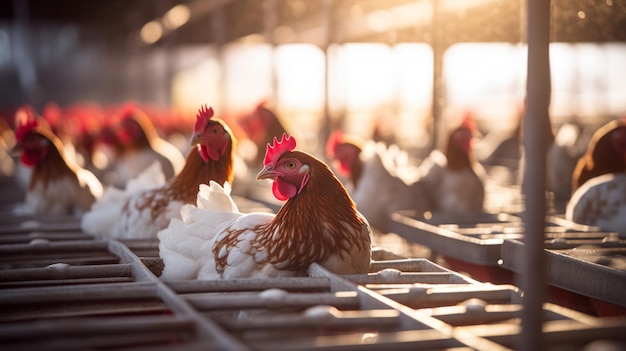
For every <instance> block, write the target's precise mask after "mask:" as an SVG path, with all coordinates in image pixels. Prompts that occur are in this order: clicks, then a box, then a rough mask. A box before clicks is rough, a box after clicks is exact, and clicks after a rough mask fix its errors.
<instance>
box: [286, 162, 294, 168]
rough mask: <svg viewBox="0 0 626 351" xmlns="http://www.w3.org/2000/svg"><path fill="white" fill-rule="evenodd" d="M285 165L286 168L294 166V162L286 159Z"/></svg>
mask: <svg viewBox="0 0 626 351" xmlns="http://www.w3.org/2000/svg"><path fill="white" fill-rule="evenodd" d="M285 166H286V167H287V168H296V163H295V162H294V161H287V163H285Z"/></svg>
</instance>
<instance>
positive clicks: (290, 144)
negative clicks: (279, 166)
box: [263, 133, 296, 165]
mask: <svg viewBox="0 0 626 351" xmlns="http://www.w3.org/2000/svg"><path fill="white" fill-rule="evenodd" d="M295 148H296V139H295V138H294V137H288V136H287V133H283V137H282V139H281V140H280V141H278V139H276V137H274V141H273V142H272V144H270V143H267V151H266V152H265V160H263V165H267V164H269V163H273V162H276V161H277V160H278V159H279V158H280V156H281V155H282V154H284V153H285V152H287V151H291V150H293V149H295Z"/></svg>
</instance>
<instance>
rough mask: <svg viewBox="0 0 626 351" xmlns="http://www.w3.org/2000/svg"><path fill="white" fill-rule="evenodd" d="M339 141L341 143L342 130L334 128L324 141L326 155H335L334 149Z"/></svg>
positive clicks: (331, 156)
mask: <svg viewBox="0 0 626 351" xmlns="http://www.w3.org/2000/svg"><path fill="white" fill-rule="evenodd" d="M341 143H343V131H342V130H336V131H334V132H333V133H332V134H331V135H330V136H329V137H328V141H327V142H326V156H328V157H329V158H333V157H335V149H336V148H337V146H338V145H339V144H341Z"/></svg>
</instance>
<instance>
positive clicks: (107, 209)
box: [81, 161, 181, 238]
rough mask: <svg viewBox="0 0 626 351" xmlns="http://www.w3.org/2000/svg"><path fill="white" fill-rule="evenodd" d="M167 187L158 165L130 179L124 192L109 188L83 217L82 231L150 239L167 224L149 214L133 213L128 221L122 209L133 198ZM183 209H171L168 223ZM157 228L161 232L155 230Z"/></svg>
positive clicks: (118, 236) (154, 164) (178, 206)
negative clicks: (156, 220) (130, 229)
mask: <svg viewBox="0 0 626 351" xmlns="http://www.w3.org/2000/svg"><path fill="white" fill-rule="evenodd" d="M164 184H165V176H164V175H163V172H162V171H161V165H160V163H158V162H156V161H155V162H154V163H153V164H152V165H151V166H150V167H148V168H147V169H146V170H145V171H143V172H142V173H141V174H139V176H137V177H136V178H134V179H131V180H130V181H129V182H128V184H126V188H125V189H124V190H120V189H118V188H115V187H113V186H110V187H107V188H106V189H105V190H104V193H103V194H102V197H100V199H98V200H97V201H96V202H94V204H93V205H92V206H91V209H90V210H89V212H87V213H85V215H84V216H83V218H82V220H81V228H82V230H83V231H84V232H85V233H89V234H92V235H101V236H108V237H115V238H129V237H135V238H141V237H142V236H143V237H144V238H146V237H150V236H151V235H150V233H156V232H157V230H158V229H161V228H163V227H164V226H165V225H166V224H167V223H165V224H163V223H160V222H155V221H153V220H152V219H151V218H148V217H147V216H148V214H147V213H143V214H142V213H131V214H129V217H127V218H122V208H123V206H124V205H125V204H126V202H127V201H129V200H131V198H132V197H133V196H135V195H137V194H139V193H141V192H142V191H146V190H150V189H154V188H156V187H159V186H162V185H164ZM180 206H181V204H180V203H170V204H169V205H168V209H167V221H169V218H171V217H176V216H178V215H179V208H180ZM140 223H147V225H148V227H149V228H147V229H144V228H143V227H144V226H145V225H140ZM155 227H158V228H157V229H154V228H155ZM126 228H132V231H128V230H127V229H126ZM152 235H154V234H152Z"/></svg>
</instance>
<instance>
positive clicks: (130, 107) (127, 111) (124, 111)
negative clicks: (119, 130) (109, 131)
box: [119, 101, 138, 120]
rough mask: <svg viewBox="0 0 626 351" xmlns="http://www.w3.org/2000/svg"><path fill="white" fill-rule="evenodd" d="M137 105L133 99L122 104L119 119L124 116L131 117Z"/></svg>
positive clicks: (124, 117)
mask: <svg viewBox="0 0 626 351" xmlns="http://www.w3.org/2000/svg"><path fill="white" fill-rule="evenodd" d="M137 109H138V106H137V103H136V102H134V101H130V102H127V103H125V104H124V106H122V108H121V110H120V113H119V116H120V120H124V119H126V118H129V117H132V116H133V115H134V114H135V113H136V112H137Z"/></svg>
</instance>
